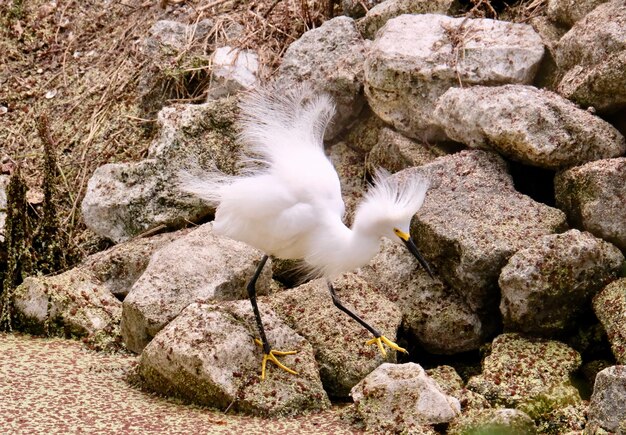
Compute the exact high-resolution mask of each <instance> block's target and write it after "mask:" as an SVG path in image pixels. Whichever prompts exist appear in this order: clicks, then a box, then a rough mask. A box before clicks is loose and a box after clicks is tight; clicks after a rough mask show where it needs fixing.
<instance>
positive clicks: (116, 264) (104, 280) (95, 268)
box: [80, 230, 189, 300]
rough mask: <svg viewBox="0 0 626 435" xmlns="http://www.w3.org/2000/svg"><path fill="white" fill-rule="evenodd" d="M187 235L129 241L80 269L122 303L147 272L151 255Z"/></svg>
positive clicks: (82, 265) (183, 232)
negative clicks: (88, 273) (92, 276)
mask: <svg viewBox="0 0 626 435" xmlns="http://www.w3.org/2000/svg"><path fill="white" fill-rule="evenodd" d="M188 232H189V230H181V231H177V232H172V233H164V234H158V235H155V236H152V237H139V238H136V239H132V240H129V241H128V242H124V243H120V244H119V245H115V246H113V247H112V248H110V249H107V250H106V251H102V252H98V253H97V254H94V255H91V256H89V257H87V258H86V259H85V260H84V261H83V262H82V263H81V266H80V267H82V268H84V269H86V270H88V271H89V272H90V273H92V274H93V275H94V277H95V278H96V279H97V280H98V282H99V283H100V284H101V285H103V286H104V287H106V288H107V289H108V290H109V291H110V292H111V293H113V295H114V296H116V297H117V298H118V299H120V300H122V299H124V298H125V297H126V295H127V294H128V292H129V291H130V289H131V288H132V286H133V284H134V283H135V281H137V279H138V278H139V277H140V276H141V274H142V273H143V272H144V271H145V270H146V267H147V266H148V262H149V261H150V257H151V256H152V254H153V253H154V252H155V251H157V250H158V249H161V248H162V247H163V246H165V245H167V244H168V243H171V242H173V241H174V240H175V239H176V238H178V237H182V236H183V235H185V234H187V233H188Z"/></svg>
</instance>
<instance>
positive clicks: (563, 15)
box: [546, 0, 607, 27]
mask: <svg viewBox="0 0 626 435" xmlns="http://www.w3.org/2000/svg"><path fill="white" fill-rule="evenodd" d="M606 1H607V0H582V1H581V0H548V8H547V10H546V15H547V16H548V17H549V18H550V19H551V20H552V21H554V22H556V23H559V24H562V25H564V26H567V27H572V26H573V25H574V24H575V23H576V22H577V21H580V20H582V19H583V18H584V17H585V16H586V15H587V14H588V13H589V12H591V11H593V10H594V9H595V8H596V7H597V6H599V5H601V4H602V3H606Z"/></svg>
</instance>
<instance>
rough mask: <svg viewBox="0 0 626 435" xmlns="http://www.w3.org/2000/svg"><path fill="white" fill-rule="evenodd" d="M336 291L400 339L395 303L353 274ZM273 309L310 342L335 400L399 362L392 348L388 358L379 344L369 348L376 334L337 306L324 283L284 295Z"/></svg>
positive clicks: (277, 297)
mask: <svg viewBox="0 0 626 435" xmlns="http://www.w3.org/2000/svg"><path fill="white" fill-rule="evenodd" d="M333 287H334V288H335V290H336V292H337V295H338V297H339V299H341V301H342V303H344V304H345V305H346V306H347V307H349V309H351V310H353V311H354V312H355V313H356V314H357V315H359V316H361V317H362V318H363V319H364V320H365V321H366V322H368V323H369V324H370V325H372V326H373V327H374V328H377V329H378V330H379V331H381V333H382V334H383V335H385V336H386V337H387V338H389V339H390V340H392V341H395V340H396V334H397V331H398V327H399V326H400V320H401V315H400V311H399V310H398V308H397V307H396V306H395V305H394V304H393V303H392V302H391V301H389V300H387V299H386V298H384V297H383V296H381V295H378V294H376V293H375V292H374V291H373V289H372V287H371V286H370V285H368V283H367V282H365V281H363V280H362V279H361V278H358V277H357V276H355V275H354V274H345V275H343V276H342V277H341V278H339V279H338V280H335V281H334V282H333ZM269 304H270V305H271V306H272V308H273V309H274V311H275V312H276V314H277V315H278V316H279V317H281V318H282V319H283V321H284V322H285V323H286V324H288V325H289V326H290V327H291V328H293V329H294V330H295V331H296V332H297V333H298V334H300V335H302V336H303V337H304V338H306V339H307V340H308V342H309V343H311V346H313V349H314V351H315V358H316V360H317V362H318V364H319V370H320V376H321V378H322V382H323V383H324V388H325V389H326V391H327V392H328V394H329V395H331V396H334V397H348V395H349V393H350V389H351V388H352V387H354V386H355V385H356V384H357V383H358V382H359V381H361V379H363V378H364V377H365V376H367V375H368V374H369V373H370V372H371V371H372V370H374V369H375V368H376V367H378V366H379V365H380V364H382V363H383V362H385V361H394V362H395V351H392V350H391V349H388V350H389V352H388V355H387V358H384V357H383V356H382V355H381V353H380V351H379V350H378V347H376V346H375V345H374V346H369V347H367V346H365V342H366V341H368V340H369V339H371V338H373V337H372V334H371V333H370V332H368V331H367V330H366V329H365V328H363V327H362V326H361V325H359V324H358V323H357V322H356V321H355V320H354V319H352V318H351V317H349V316H348V315H347V314H346V313H344V312H342V311H340V310H339V309H338V308H337V307H335V306H334V305H333V302H332V299H331V296H330V293H329V291H328V287H327V285H326V282H325V281H324V280H322V279H319V280H314V281H310V282H308V283H306V284H303V285H301V286H298V287H296V288H294V289H291V290H287V291H284V292H280V293H278V294H276V295H274V296H273V297H272V298H271V299H270V300H269Z"/></svg>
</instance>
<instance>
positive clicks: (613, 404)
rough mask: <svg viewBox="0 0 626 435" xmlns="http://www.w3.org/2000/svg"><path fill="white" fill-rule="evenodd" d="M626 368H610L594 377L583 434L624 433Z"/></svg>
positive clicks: (625, 420)
mask: <svg viewBox="0 0 626 435" xmlns="http://www.w3.org/2000/svg"><path fill="white" fill-rule="evenodd" d="M624 397H626V366H623V365H622V366H612V367H608V368H606V369H604V370H602V371H601V372H600V373H598V375H597V376H596V382H595V384H594V385H593V394H592V395H591V399H590V401H589V421H588V423H587V428H586V430H585V433H590V434H591V433H604V432H601V431H599V430H598V429H603V430H605V431H609V433H617V434H623V433H626V401H625V400H624Z"/></svg>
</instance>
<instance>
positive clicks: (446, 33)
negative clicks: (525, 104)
mask: <svg viewBox="0 0 626 435" xmlns="http://www.w3.org/2000/svg"><path fill="white" fill-rule="evenodd" d="M543 53H544V48H543V44H542V42H541V38H540V37H539V35H538V34H537V33H535V31H534V30H533V29H532V27H530V26H528V25H526V24H513V23H508V22H504V21H493V20H489V19H468V18H450V17H447V16H444V15H434V14H424V15H401V16H399V17H397V18H393V19H391V20H389V21H387V24H385V26H384V27H383V28H382V29H381V30H380V31H379V32H378V34H377V37H376V40H375V41H374V43H373V44H372V48H371V50H370V52H369V54H368V56H367V60H366V62H365V94H366V96H367V99H368V102H369V104H370V107H371V108H372V110H373V111H374V112H375V113H376V114H377V115H378V116H379V117H380V118H382V119H383V120H384V121H385V122H387V123H389V124H391V125H392V126H393V127H394V128H395V129H397V130H398V131H400V132H402V133H404V134H406V135H408V136H411V137H414V138H417V139H421V140H431V139H440V138H443V137H444V135H443V132H442V131H441V129H440V128H439V127H438V126H437V125H435V124H434V123H433V119H432V112H433V110H434V107H435V103H436V101H437V99H438V98H439V97H440V96H441V95H442V94H443V93H444V92H445V91H446V90H448V89H449V88H450V87H454V86H460V85H462V86H471V85H481V84H482V85H490V86H493V85H502V84H507V83H522V84H528V83H532V81H533V79H534V76H535V73H536V71H537V69H538V68H539V63H540V61H541V58H542V56H543Z"/></svg>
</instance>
